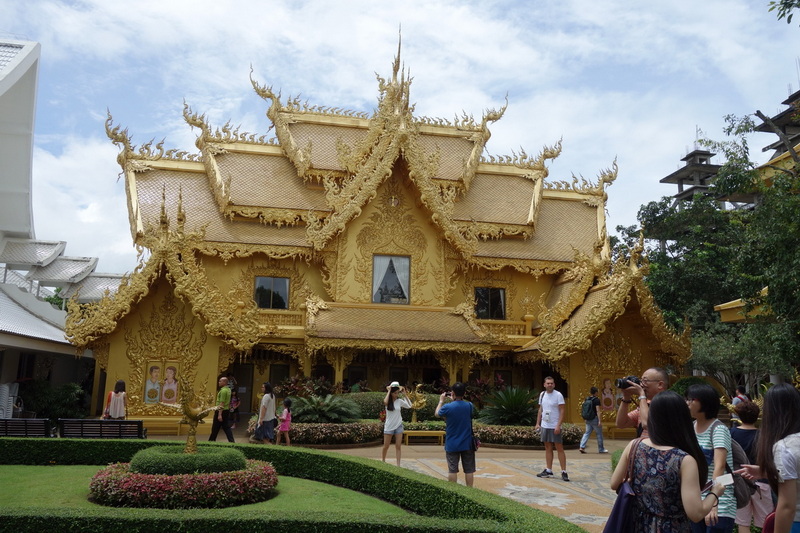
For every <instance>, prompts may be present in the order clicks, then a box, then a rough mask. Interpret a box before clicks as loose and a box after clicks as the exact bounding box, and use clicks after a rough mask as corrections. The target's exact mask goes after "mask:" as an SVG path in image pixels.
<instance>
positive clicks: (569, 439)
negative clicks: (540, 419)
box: [474, 424, 584, 446]
mask: <svg viewBox="0 0 800 533" xmlns="http://www.w3.org/2000/svg"><path fill="white" fill-rule="evenodd" d="M474 431H475V434H476V435H477V436H478V437H479V438H480V439H481V443H483V444H502V445H506V446H543V444H542V438H541V434H540V433H539V432H538V431H534V429H533V427H532V426H484V425H481V424H477V425H475V426H474ZM583 431H584V430H583V428H581V427H579V426H576V425H574V424H562V425H561V439H562V441H563V443H564V444H565V445H573V444H580V442H581V437H582V436H583Z"/></svg>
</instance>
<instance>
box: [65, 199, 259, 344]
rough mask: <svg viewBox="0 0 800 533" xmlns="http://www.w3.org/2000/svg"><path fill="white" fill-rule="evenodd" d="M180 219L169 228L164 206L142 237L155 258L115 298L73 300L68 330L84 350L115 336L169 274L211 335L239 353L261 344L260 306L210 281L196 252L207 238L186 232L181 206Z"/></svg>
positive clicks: (124, 282)
mask: <svg viewBox="0 0 800 533" xmlns="http://www.w3.org/2000/svg"><path fill="white" fill-rule="evenodd" d="M177 221H178V228H177V230H170V229H169V221H168V218H167V216H166V212H165V208H164V206H163V205H162V213H161V222H160V224H159V225H157V226H156V225H148V226H147V227H146V228H145V230H144V234H143V236H142V238H141V241H142V246H144V247H146V248H147V249H149V250H150V258H149V259H148V261H147V262H146V263H143V262H142V261H141V260H140V263H139V265H138V266H137V267H136V269H135V270H134V272H133V273H132V274H131V275H130V276H125V277H123V278H122V281H121V283H120V287H119V289H118V290H117V293H116V294H115V295H114V296H107V297H104V298H103V299H101V300H100V301H99V302H97V303H92V304H82V305H79V304H78V302H77V298H78V296H77V295H76V296H74V297H73V302H72V305H70V306H69V313H68V315H67V322H66V328H65V329H66V336H67V338H68V340H69V341H70V342H71V343H72V344H73V345H75V346H77V348H78V350H79V351H83V350H85V349H86V348H87V347H90V346H91V344H92V343H93V342H95V341H97V340H98V339H101V338H102V337H103V336H105V335H108V334H110V333H112V332H113V331H114V330H115V329H116V328H117V326H118V323H119V321H120V320H121V319H122V318H124V317H125V316H126V315H128V314H129V313H130V312H131V311H132V308H133V306H134V305H135V304H136V303H138V302H139V301H141V300H142V298H144V297H145V296H146V295H147V294H148V293H149V292H150V289H151V287H152V286H153V285H154V283H155V281H156V280H157V278H158V277H159V276H161V275H166V277H167V279H168V281H169V282H170V283H171V284H172V285H173V287H174V292H175V294H176V295H178V296H180V297H182V298H184V299H185V300H186V301H187V302H189V303H190V304H191V308H192V313H194V314H195V316H197V317H198V318H200V319H202V320H203V321H204V322H205V329H206V331H207V332H208V333H209V334H211V335H213V336H216V337H218V338H221V339H222V340H223V341H224V342H226V343H227V344H229V345H230V346H231V347H232V348H233V349H236V350H240V351H247V350H250V349H251V348H252V347H253V346H254V345H255V344H256V343H257V342H258V341H259V340H260V338H261V330H262V327H261V323H260V321H259V318H258V309H257V307H256V306H255V304H254V303H253V304H251V305H250V306H249V307H248V306H247V305H246V304H245V303H244V302H242V301H240V299H239V298H238V297H237V296H236V295H231V294H228V293H222V292H221V291H220V290H219V289H217V288H216V285H215V284H214V283H212V282H211V281H210V279H209V278H208V275H207V274H206V271H205V268H204V267H203V266H202V264H201V261H200V260H199V259H198V258H197V257H196V253H195V252H196V250H198V248H200V246H201V243H203V242H204V238H203V235H202V233H188V234H187V233H184V223H185V213H183V210H182V207H181V205H180V204H179V205H178V216H177Z"/></svg>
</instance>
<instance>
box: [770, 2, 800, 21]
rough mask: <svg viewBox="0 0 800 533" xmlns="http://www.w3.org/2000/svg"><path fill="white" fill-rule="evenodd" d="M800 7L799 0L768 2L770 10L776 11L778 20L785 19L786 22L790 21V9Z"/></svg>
mask: <svg viewBox="0 0 800 533" xmlns="http://www.w3.org/2000/svg"><path fill="white" fill-rule="evenodd" d="M798 8H800V0H777V1H772V2H770V3H769V10H770V11H776V10H777V11H778V20H781V19H783V18H785V19H786V24H791V23H792V15H793V13H792V11H794V10H795V9H798Z"/></svg>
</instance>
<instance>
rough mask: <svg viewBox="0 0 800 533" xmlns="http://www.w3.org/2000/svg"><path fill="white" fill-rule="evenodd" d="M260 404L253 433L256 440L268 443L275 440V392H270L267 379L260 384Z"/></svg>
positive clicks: (270, 386)
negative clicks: (261, 394) (261, 395)
mask: <svg viewBox="0 0 800 533" xmlns="http://www.w3.org/2000/svg"><path fill="white" fill-rule="evenodd" d="M261 392H262V393H263V394H264V396H263V397H262V398H261V404H260V406H259V408H258V421H257V422H256V431H255V434H254V437H255V440H256V441H257V442H263V443H264V444H270V443H272V441H274V440H275V420H276V417H275V394H274V393H273V392H272V384H271V383H270V382H269V381H266V382H264V383H263V384H262V385H261Z"/></svg>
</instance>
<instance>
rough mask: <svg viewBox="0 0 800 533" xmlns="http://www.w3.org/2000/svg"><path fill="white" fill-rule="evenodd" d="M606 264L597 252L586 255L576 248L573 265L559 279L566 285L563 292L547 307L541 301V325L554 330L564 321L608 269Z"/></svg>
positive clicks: (597, 248)
mask: <svg viewBox="0 0 800 533" xmlns="http://www.w3.org/2000/svg"><path fill="white" fill-rule="evenodd" d="M599 249H600V246H596V250H598V251H599ZM608 266H609V265H608V264H607V263H605V262H603V261H602V260H601V258H600V255H599V254H595V255H594V257H587V256H585V255H583V254H581V253H579V252H578V251H577V250H576V251H575V263H574V265H573V267H572V268H571V269H570V270H568V271H567V272H565V273H564V274H563V275H562V277H561V279H559V283H563V284H566V285H567V290H566V291H565V293H564V294H562V295H561V298H559V299H558V301H557V302H555V304H554V305H552V306H551V307H549V308H548V306H547V305H545V302H544V301H542V302H541V308H542V309H546V310H545V311H544V312H543V313H542V314H541V315H540V316H539V318H538V321H539V323H540V324H541V325H542V327H544V328H545V329H550V330H555V329H557V328H558V327H559V326H560V325H561V324H562V323H563V322H565V321H566V320H567V319H568V318H569V317H570V316H571V315H572V313H573V312H574V311H575V310H576V309H577V308H578V307H580V306H581V305H582V304H583V302H584V301H585V300H586V295H587V294H588V292H589V289H591V288H592V287H593V286H594V284H595V280H596V279H598V278H599V277H600V276H601V275H602V274H603V273H605V272H607V271H608ZM542 300H544V296H543V297H542Z"/></svg>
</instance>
